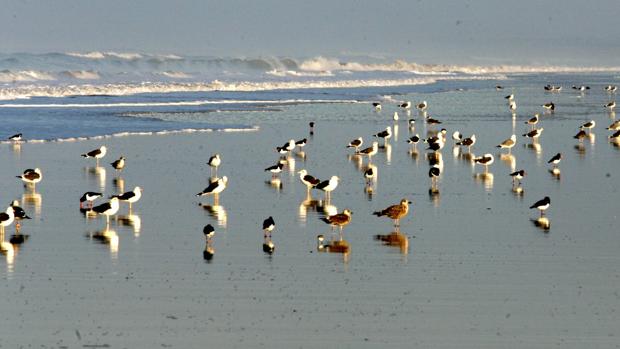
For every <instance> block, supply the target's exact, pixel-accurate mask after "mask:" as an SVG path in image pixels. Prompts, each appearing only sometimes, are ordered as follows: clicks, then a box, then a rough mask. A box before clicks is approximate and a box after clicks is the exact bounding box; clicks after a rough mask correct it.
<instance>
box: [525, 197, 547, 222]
mask: <svg viewBox="0 0 620 349" xmlns="http://www.w3.org/2000/svg"><path fill="white" fill-rule="evenodd" d="M550 205H551V199H549V197H548V196H545V197H544V198H543V199H542V200H538V201H536V203H534V204H533V205H532V206H530V209H532V208H536V209H538V210H539V211H540V217H542V216H544V215H545V211H546V210H547V209H548V208H549V206H550Z"/></svg>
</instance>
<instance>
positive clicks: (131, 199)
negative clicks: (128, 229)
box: [112, 187, 142, 212]
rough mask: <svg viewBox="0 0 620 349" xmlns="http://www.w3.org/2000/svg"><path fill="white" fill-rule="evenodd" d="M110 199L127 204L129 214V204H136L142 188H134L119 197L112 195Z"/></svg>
mask: <svg viewBox="0 0 620 349" xmlns="http://www.w3.org/2000/svg"><path fill="white" fill-rule="evenodd" d="M112 197H113V198H118V199H119V200H120V201H123V202H126V203H128V204H129V212H131V204H133V203H136V202H138V200H140V198H141V197H142V188H140V187H135V188H133V190H132V191H128V192H125V193H123V194H121V195H113V196H112Z"/></svg>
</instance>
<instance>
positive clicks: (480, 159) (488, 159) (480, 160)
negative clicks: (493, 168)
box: [474, 153, 495, 173]
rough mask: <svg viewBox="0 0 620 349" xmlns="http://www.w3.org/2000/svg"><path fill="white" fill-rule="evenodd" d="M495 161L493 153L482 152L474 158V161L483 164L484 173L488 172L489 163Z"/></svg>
mask: <svg viewBox="0 0 620 349" xmlns="http://www.w3.org/2000/svg"><path fill="white" fill-rule="evenodd" d="M493 161H495V158H494V157H493V154H489V153H487V154H484V155H483V156H480V157H477V158H474V162H475V163H477V164H480V165H483V166H484V173H488V172H489V165H491V164H492V163H493Z"/></svg>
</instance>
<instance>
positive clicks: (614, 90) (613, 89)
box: [603, 85, 618, 93]
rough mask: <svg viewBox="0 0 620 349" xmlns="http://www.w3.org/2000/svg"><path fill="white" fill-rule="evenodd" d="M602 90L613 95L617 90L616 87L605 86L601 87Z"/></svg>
mask: <svg viewBox="0 0 620 349" xmlns="http://www.w3.org/2000/svg"><path fill="white" fill-rule="evenodd" d="M603 89H604V90H605V91H607V92H609V93H613V92H616V91H617V90H618V86H615V85H607V86H605V87H603Z"/></svg>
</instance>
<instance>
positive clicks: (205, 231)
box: [202, 224, 215, 244]
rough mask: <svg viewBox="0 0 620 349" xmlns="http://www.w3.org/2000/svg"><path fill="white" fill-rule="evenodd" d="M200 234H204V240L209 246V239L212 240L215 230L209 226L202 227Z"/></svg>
mask: <svg viewBox="0 0 620 349" xmlns="http://www.w3.org/2000/svg"><path fill="white" fill-rule="evenodd" d="M202 233H203V234H204V236H205V239H206V240H207V244H210V243H211V238H213V236H214V235H215V228H213V226H212V225H211V224H207V225H205V226H204V228H202Z"/></svg>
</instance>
